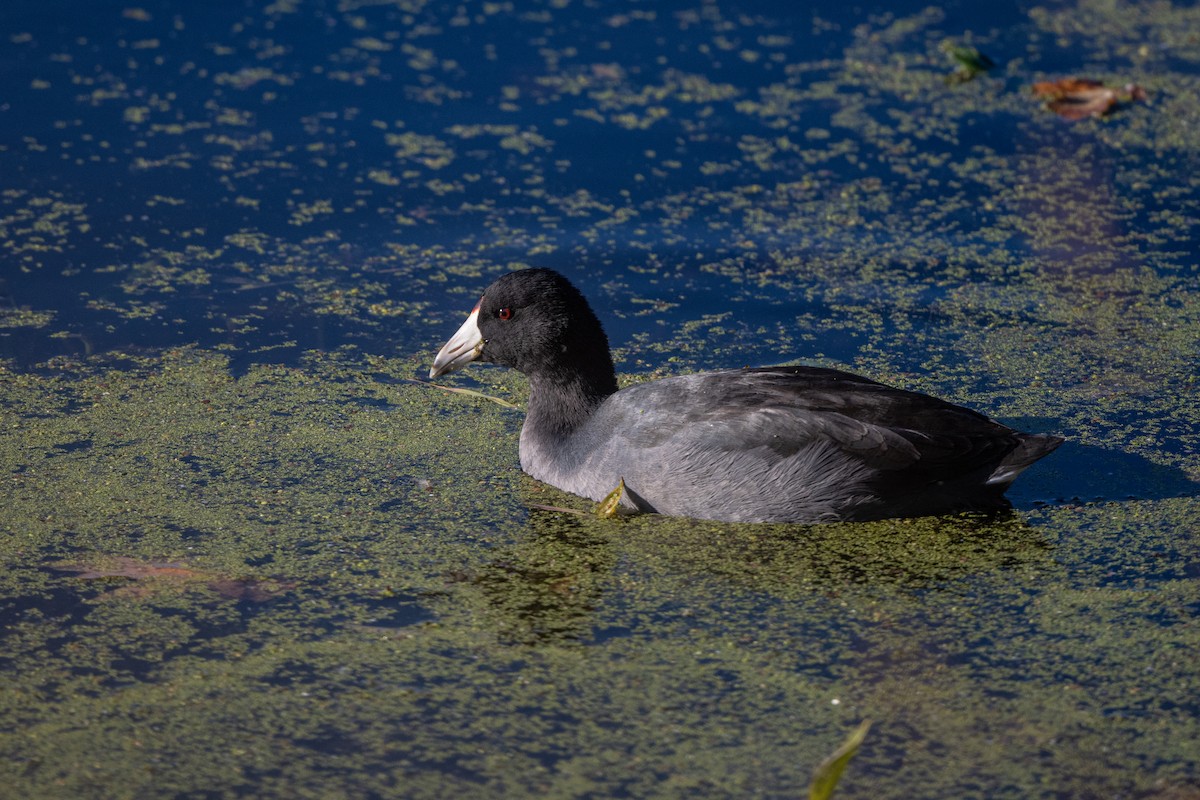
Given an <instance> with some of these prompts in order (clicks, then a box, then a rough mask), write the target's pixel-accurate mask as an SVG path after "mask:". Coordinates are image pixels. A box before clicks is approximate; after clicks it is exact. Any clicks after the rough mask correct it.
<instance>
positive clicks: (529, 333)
mask: <svg viewBox="0 0 1200 800" xmlns="http://www.w3.org/2000/svg"><path fill="white" fill-rule="evenodd" d="M476 360H480V361H491V362H494V363H497V364H503V365H505V366H508V367H512V368H513V369H516V370H519V371H521V372H523V373H525V375H527V376H528V377H529V410H528V413H527V414H526V417H525V424H524V426H523V427H522V428H521V448H520V450H521V467H522V469H524V470H525V471H526V472H528V473H529V474H530V475H532V476H533V477H535V478H537V479H538V480H541V481H545V482H546V483H549V484H551V485H553V486H557V487H558V488H560V489H564V490H566V491H568V492H573V493H574V494H577V495H582V496H584V497H588V498H591V499H592V500H599V499H601V498H603V497H605V496H606V495H607V494H609V493H610V492H611V491H612V490H613V489H614V488H616V487H617V485H618V482H619V481H620V480H621V479H624V483H625V489H626V495H625V499H624V500H623V503H624V504H626V505H627V506H630V507H633V508H636V509H637V510H640V511H647V512H657V513H659V514H670V515H673V516H681V517H699V518H703V519H715V520H727V521H732V522H832V521H836V520H867V519H881V518H885V517H902V516H920V515H925V514H941V513H947V512H955V511H967V510H978V511H990V510H998V509H1002V508H1008V507H1009V504H1008V501H1006V500H1005V499H1004V497H1003V493H1004V490H1005V489H1006V488H1008V485H1009V484H1010V483H1012V482H1013V480H1014V479H1015V478H1016V477H1017V476H1018V475H1019V474H1021V472H1022V470H1024V469H1025V468H1026V467H1028V466H1029V465H1030V464H1032V463H1033V462H1034V461H1037V460H1038V459H1039V458H1041V457H1042V456H1044V455H1046V454H1048V453H1050V452H1051V451H1053V450H1054V448H1056V447H1058V446H1059V445H1060V444H1061V443H1062V441H1063V440H1062V439H1061V438H1059V437H1057V436H1046V435H1040V434H1028V433H1019V432H1017V431H1014V430H1012V429H1011V428H1006V427H1005V426H1003V425H1000V424H999V423H996V422H992V421H991V420H989V419H988V418H987V417H984V416H983V415H981V414H977V413H976V412H974V411H971V410H969V409H966V408H962V407H961V406H956V405H953V404H951V403H947V402H945V401H943V400H938V399H936V398H933V397H929V396H928V395H924V394H918V393H916V392H907V391H904V390H902V389H894V388H891V387H889V386H884V385H883V384H881V383H876V382H875V381H872V380H868V379H867V378H862V377H859V376H857V375H851V374H849V373H846V372H839V371H838V370H833V369H821V368H816V367H798V366H789V367H764V368H759V369H730V370H721V371H718V372H704V373H700V374H696V375H682V376H679V377H675V378H665V379H663V380H657V381H652V382H649V383H643V384H639V385H636V386H630V387H628V388H625V389H622V390H620V391H617V379H616V374H615V371H614V369H613V363H612V356H611V355H610V354H609V350H608V339H607V337H606V336H605V335H604V330H603V328H602V327H601V326H600V321H599V320H598V319H597V318H596V315H595V313H593V311H592V309H591V307H590V306H589V305H588V303H587V300H585V299H584V297H583V295H582V294H580V293H579V290H578V289H576V288H575V287H574V286H572V285H571V284H570V283H569V282H568V281H567V279H566V278H564V277H563V276H562V275H560V274H558V273H557V272H553V271H551V270H546V269H526V270H519V271H517V272H510V273H509V274H507V275H505V276H503V277H502V278H500V279H498V280H497V281H496V282H495V283H493V284H492V285H491V286H489V287H488V289H487V291H486V292H484V295H483V297H482V298H481V299H480V301H479V304H478V305H476V306H475V308H474V310H472V311H471V314H470V316H468V317H467V321H466V322H464V323H463V325H462V327H461V328H459V329H458V332H457V333H455V334H454V336H452V337H451V338H450V341H448V342H446V345H445V347H443V348H442V349H441V351H440V352H439V353H438V354H437V357H436V358H435V359H434V362H433V368H432V369H431V370H430V371H429V376H430V378H436V377H437V376H439V375H444V374H445V373H448V372H453V371H454V370H457V369H461V368H462V367H464V366H466V365H467V364H468V363H470V362H472V361H476Z"/></svg>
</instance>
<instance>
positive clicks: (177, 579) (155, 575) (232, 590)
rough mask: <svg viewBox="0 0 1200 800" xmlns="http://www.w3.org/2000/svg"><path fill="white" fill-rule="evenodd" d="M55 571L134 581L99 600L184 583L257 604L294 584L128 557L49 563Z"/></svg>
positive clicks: (158, 590)
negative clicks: (232, 575) (236, 576)
mask: <svg viewBox="0 0 1200 800" xmlns="http://www.w3.org/2000/svg"><path fill="white" fill-rule="evenodd" d="M50 566H51V568H53V569H55V570H58V571H59V572H74V573H76V575H75V577H77V578H79V579H80V580H107V579H111V578H125V579H128V580H131V581H136V582H137V583H135V584H132V585H127V586H122V587H120V588H117V589H114V590H112V591H110V592H106V593H105V594H103V595H101V596H100V599H108V598H115V597H135V598H140V597H148V596H150V595H154V594H159V593H162V592H168V591H171V590H175V591H181V590H183V589H186V588H187V587H188V586H193V585H200V586H205V587H207V588H208V589H211V590H212V591H214V592H216V593H217V594H219V595H221V596H222V597H227V598H230V599H233V600H250V601H251V602H255V603H261V602H263V601H264V600H269V599H271V598H272V597H276V596H278V595H280V594H282V593H283V592H285V591H287V590H289V589H292V588H294V586H295V584H292V583H286V582H283V581H276V580H260V579H258V578H231V577H229V576H228V575H221V574H218V573H216V572H206V571H204V570H199V569H193V568H192V567H189V566H187V565H186V564H180V563H178V562H174V561H139V560H137V559H136V558H129V557H128V556H115V557H112V558H107V557H98V558H97V559H96V560H95V561H82V562H68V561H60V562H58V563H56V564H51V565H50Z"/></svg>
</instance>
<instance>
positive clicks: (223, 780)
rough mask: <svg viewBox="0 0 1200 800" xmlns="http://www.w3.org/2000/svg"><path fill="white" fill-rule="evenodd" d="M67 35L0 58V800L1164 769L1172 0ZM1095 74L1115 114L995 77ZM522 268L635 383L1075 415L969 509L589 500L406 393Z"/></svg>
mask: <svg viewBox="0 0 1200 800" xmlns="http://www.w3.org/2000/svg"><path fill="white" fill-rule="evenodd" d="M1135 11H1136V13H1135ZM97 13H98V14H101V15H103V16H104V20H103V25H100V26H98V27H97V28H96V29H95V30H90V31H83V30H81V31H78V32H72V33H71V34H70V35H69V36H67V35H65V34H63V33H62V32H61V31H59V29H58V27H57V23H56V21H55V20H54V19H51V18H50V11H49V10H47V9H39V8H38V7H37V6H35V5H34V4H31V3H25V2H23V3H19V4H18V9H17V11H16V12H14V14H13V21H12V23H11V25H10V29H9V30H7V31H6V32H5V33H4V37H5V38H4V39H3V41H2V42H0V52H2V54H3V57H4V63H5V65H6V76H7V78H8V81H7V84H8V85H9V86H10V87H11V92H10V94H11V97H7V98H6V100H5V105H4V107H3V109H0V119H2V120H7V124H8V125H9V127H11V128H12V129H13V130H14V131H17V132H18V133H19V134H20V135H19V136H15V137H10V138H9V139H8V140H7V141H5V142H3V143H0V169H2V170H3V174H4V175H5V176H6V178H5V186H4V187H2V188H0V255H2V256H3V258H4V262H5V264H7V265H9V266H8V269H6V271H5V275H4V277H3V279H2V280H0V480H3V481H4V487H3V489H0V507H2V508H3V514H2V515H0V533H2V535H0V554H2V555H3V558H4V563H5V569H4V570H3V571H2V572H0V637H2V638H0V641H2V642H3V647H0V670H2V673H0V674H2V675H3V677H4V678H5V685H6V691H5V692H3V693H0V719H3V720H5V723H6V724H5V725H3V726H0V753H3V754H4V756H5V758H4V759H2V760H0V777H2V778H3V780H4V781H5V785H6V786H8V787H10V788H11V791H13V792H15V793H19V794H20V796H22V797H30V798H37V797H46V798H49V797H62V796H72V797H81V798H87V797H97V798H99V797H125V796H129V797H136V796H146V795H148V794H156V795H164V796H175V795H179V796H193V795H196V794H198V793H208V794H211V795H212V796H224V797H236V796H255V797H289V798H290V797H309V796H311V797H322V796H330V795H331V794H337V793H341V794H345V795H347V796H355V797H387V796H398V795H404V796H407V797H431V798H432V797H445V796H488V797H529V796H549V797H584V796H627V797H676V796H704V797H738V798H741V797H796V796H801V795H802V794H803V791H804V787H806V786H810V785H811V783H810V782H811V780H812V777H813V774H814V771H815V770H817V768H818V765H819V764H820V763H821V762H822V760H823V759H825V758H826V757H827V756H829V750H830V747H831V745H832V743H835V742H838V741H846V740H847V736H851V731H853V730H854V726H855V725H858V724H859V722H860V721H861V720H863V719H866V718H869V719H871V720H873V727H872V728H871V733H870V737H869V739H868V744H867V745H866V746H864V747H863V748H862V750H861V752H859V753H858V754H857V755H856V756H855V759H854V761H853V762H852V764H851V766H850V768H849V770H848V772H847V774H846V776H845V778H844V779H843V781H842V783H841V784H840V785H839V786H838V789H837V792H836V794H835V796H836V797H839V798H841V797H855V796H862V797H866V796H870V797H883V798H887V797H905V798H910V797H989V798H994V797H1046V796H1101V795H1104V796H1109V795H1112V796H1116V795H1123V796H1137V797H1146V798H1176V797H1182V796H1186V795H1188V794H1189V793H1192V794H1194V793H1195V792H1196V791H1197V790H1200V786H1198V785H1197V783H1196V774H1197V771H1198V770H1200V763H1198V761H1197V754H1196V752H1195V747H1194V743H1195V742H1196V741H1198V740H1200V708H1198V707H1197V702H1196V699H1195V698H1196V697H1197V696H1200V670H1198V668H1197V666H1196V659H1195V657H1194V655H1195V652H1196V649H1197V647H1198V646H1200V627H1198V625H1200V623H1198V621H1197V620H1198V619H1200V581H1197V577H1198V576H1200V540H1198V539H1197V536H1196V533H1195V532H1196V531H1197V530H1200V500H1198V497H1197V495H1198V493H1197V482H1200V458H1198V454H1200V398H1198V396H1197V372H1196V353H1197V352H1200V291H1198V290H1200V286H1198V285H1197V283H1198V281H1200V277H1198V271H1197V264H1196V254H1197V252H1200V247H1198V244H1200V242H1198V241H1197V233H1196V230H1197V229H1196V225H1195V220H1196V217H1197V212H1198V207H1200V197H1198V194H1197V190H1198V188H1200V178H1197V177H1196V176H1197V175H1200V170H1197V169H1196V166H1197V164H1196V161H1197V155H1198V153H1200V138H1198V137H1200V132H1198V131H1200V129H1198V128H1197V126H1196V125H1195V124H1194V121H1195V119H1196V118H1197V115H1198V114H1200V108H1198V105H1197V104H1198V103H1200V100H1198V98H1200V78H1197V71H1196V63H1197V60H1198V59H1200V56H1198V55H1197V53H1200V50H1198V49H1197V48H1196V47H1195V46H1194V45H1195V43H1196V37H1197V35H1198V31H1200V13H1197V11H1196V10H1195V9H1191V8H1184V7H1176V6H1172V5H1170V4H1155V5H1154V6H1153V7H1145V8H1142V7H1139V8H1138V9H1136V10H1134V9H1133V7H1132V6H1129V5H1127V4H1124V3H1116V4H1113V3H1093V2H1088V1H1087V0H1081V2H1079V3H1074V4H1068V5H1066V6H1061V7H1059V6H1056V7H1054V8H1049V7H1037V8H1034V9H1032V10H1031V11H1029V12H1028V14H1025V13H1023V12H1020V11H1019V10H1017V9H1016V8H1008V7H1000V8H998V9H996V10H994V11H992V12H988V13H994V14H995V15H996V17H995V18H991V17H984V18H980V19H979V20H978V24H977V25H975V26H974V27H973V29H972V30H969V31H967V30H959V29H952V25H957V24H959V23H957V22H952V20H951V17H949V16H948V15H947V14H944V13H943V12H942V11H940V10H939V9H937V8H936V7H926V6H924V5H920V6H919V7H914V8H913V9H910V10H904V9H893V10H891V11H888V12H885V13H884V12H881V13H879V14H876V15H864V16H855V15H853V14H851V11H850V10H849V9H841V8H838V7H837V6H835V5H831V6H830V7H829V8H823V9H818V10H817V11H816V12H811V11H803V12H800V11H795V12H792V11H786V10H784V11H780V10H778V9H777V8H775V7H772V8H771V9H767V10H762V9H757V8H756V7H755V6H754V4H752V3H750V4H743V5H733V4H729V3H725V2H716V3H703V4H697V5H696V6H695V7H692V8H686V7H681V8H680V9H678V10H671V11H667V10H665V9H661V8H657V7H651V6H644V5H641V4H637V3H627V4H617V5H616V6H612V7H605V9H604V11H603V13H602V14H600V13H599V12H597V11H596V10H595V9H593V8H591V7H590V6H578V5H572V4H566V3H557V2H554V3H546V4H544V5H534V6H531V7H528V8H525V7H520V4H516V5H514V4H507V3H486V4H483V5H481V6H472V5H470V4H467V5H454V4H449V5H442V4H437V3H426V2H407V1H405V2H396V3H386V4H379V3H367V2H344V3H341V4H340V5H333V4H326V3H315V4H301V3H294V2H288V1H287V0H283V1H282V2H274V3H271V4H269V5H257V6H254V5H251V6H238V7H237V8H236V9H233V8H231V9H222V8H218V9H213V10H210V11H207V12H206V13H205V14H203V15H197V14H195V13H194V12H193V11H191V10H188V9H186V8H182V7H179V8H176V7H173V6H170V5H169V4H167V5H150V6H145V7H127V8H119V7H112V8H105V9H101V10H99V11H97ZM972 13H977V12H972ZM789 14H790V16H787V15H789ZM781 15H782V16H781ZM947 41H951V42H955V43H964V44H962V45H958V44H956V45H955V47H969V48H971V49H972V50H973V52H974V54H975V55H971V54H970V53H966V52H965V51H964V52H963V53H961V54H959V55H955V52H954V51H952V52H951V53H950V56H951V58H952V59H955V63H957V64H960V65H963V67H964V68H968V69H969V65H967V64H964V58H966V59H968V60H971V59H974V61H975V62H977V63H976V66H977V67H983V66H984V61H983V60H982V59H987V61H988V62H992V61H994V62H995V63H994V64H991V65H990V67H987V68H981V69H975V71H974V72H973V73H972V77H971V79H970V80H957V79H955V80H949V81H948V80H947V79H946V74H947V70H948V67H947V53H946V52H944V51H943V49H942V48H943V43H945V42H947ZM966 43H969V44H966ZM983 53H987V56H983V55H982V54H983ZM976 56H977V57H976ZM989 56H990V58H989ZM1083 74H1086V75H1089V76H1092V80H1095V81H1098V82H1101V83H1102V84H1103V86H1104V87H1110V86H1124V85H1125V84H1134V85H1136V86H1138V87H1144V92H1145V93H1146V96H1147V99H1148V102H1140V101H1139V102H1133V103H1129V104H1125V105H1120V106H1119V107H1118V108H1117V109H1116V113H1111V114H1108V115H1107V116H1105V117H1104V118H1103V119H1100V118H1097V117H1095V116H1094V115H1091V114H1090V113H1089V114H1087V115H1080V116H1081V117H1084V118H1081V119H1079V120H1078V121H1076V122H1074V123H1073V124H1070V125H1067V124H1064V123H1063V122H1062V120H1061V119H1059V118H1058V116H1057V115H1056V114H1052V113H1048V112H1047V111H1045V110H1044V109H1042V108H1041V107H1040V105H1039V103H1038V102H1035V101H1034V100H1033V99H1031V96H1030V90H1031V87H1032V86H1034V85H1035V84H1037V83H1038V82H1043V81H1052V80H1057V79H1058V78H1060V77H1061V76H1063V75H1083ZM1097 108H1099V106H1097ZM1106 110H1108V109H1106ZM522 264H529V265H546V266H552V267H555V268H557V269H560V270H563V271H564V272H567V273H568V274H570V275H571V276H572V279H573V280H577V281H578V282H579V283H580V284H581V285H584V286H586V291H587V293H588V294H589V296H592V297H594V298H596V300H597V306H598V307H599V308H598V310H602V313H601V316H602V317H603V318H604V319H605V321H606V323H607V324H608V330H609V335H610V338H611V339H612V340H613V343H614V345H615V346H616V347H615V355H616V357H617V359H618V368H619V369H620V370H621V372H622V373H623V375H622V380H623V381H625V382H629V381H637V380H643V379H646V378H650V377H656V376H658V375H661V374H666V373H676V372H681V371H686V370H690V369H696V368H713V367H725V366H728V367H732V366H742V365H745V364H768V363H779V362H784V361H795V360H806V361H810V362H814V363H820V364H827V365H831V366H841V367H849V368H851V369H854V370H855V371H858V372H863V373H866V374H869V375H871V376H872V377H876V378H879V379H881V380H885V381H887V382H890V383H894V384H897V385H902V386H906V387H908V388H913V389H918V390H922V391H927V392H930V393H934V394H938V395H941V396H945V397H947V398H949V399H952V400H954V401H957V402H963V403H967V404H969V405H971V406H972V407H975V408H978V409H979V410H981V411H985V412H987V413H988V414H989V415H990V416H994V417H996V418H998V419H1000V420H1002V421H1005V422H1008V423H1013V424H1016V425H1018V426H1019V427H1021V428H1022V429H1026V430H1035V431H1042V430H1044V431H1051V432H1055V433H1059V434H1062V435H1065V436H1067V437H1068V439H1069V442H1068V443H1067V444H1066V445H1064V447H1063V448H1062V449H1061V450H1060V451H1059V452H1058V453H1056V454H1055V456H1054V457H1053V459H1052V460H1047V461H1046V462H1043V463H1042V464H1039V465H1038V466H1037V467H1036V468H1035V469H1034V470H1031V471H1030V472H1029V473H1028V474H1027V475H1026V476H1025V477H1023V478H1022V482H1021V483H1019V484H1018V486H1017V487H1016V491H1015V492H1014V494H1013V498H1014V500H1015V502H1016V506H1017V507H1016V511H1015V512H1014V513H1013V514H1012V515H1009V516H1002V517H997V518H978V517H971V516H962V517H947V518H934V519H919V520H890V521H886V522H879V523H870V524H855V525H831V526H821V527H805V526H775V525H751V526H738V525H722V524H715V523H703V522H696V521H692V520H672V519H663V518H658V517H654V516H636V517H623V516H619V515H617V516H614V517H612V518H600V517H598V516H596V515H595V514H593V513H591V512H592V509H591V507H590V506H591V504H589V503H586V502H584V501H581V500H580V499H579V498H574V497H571V496H569V495H564V494H562V493H559V492H557V491H555V490H553V489H550V488H548V487H546V486H543V485H541V484H538V483H536V482H534V481H532V480H530V479H528V478H526V477H525V476H523V475H521V473H520V471H519V468H518V466H517V463H516V462H517V459H516V446H517V445H516V437H517V434H518V431H519V427H520V423H521V413H520V411H519V407H520V406H521V405H522V403H523V395H524V392H525V388H524V385H523V384H522V382H521V379H520V378H519V376H517V375H515V374H513V373H509V372H505V371H499V370H486V369H481V370H476V371H475V372H474V374H473V375H472V376H468V377H458V378H456V379H455V383H456V384H457V385H455V386H453V387H450V388H453V389H455V390H458V391H457V393H453V394H452V393H447V392H442V391H436V390H433V389H431V387H430V386H428V385H417V383H416V382H414V378H417V377H418V376H422V375H424V374H426V373H427V370H428V367H429V363H428V361H429V359H431V358H432V355H433V352H434V350H436V348H437V346H438V345H439V344H440V343H441V342H442V341H444V339H445V337H446V335H447V334H448V333H450V332H451V331H452V330H453V327H454V326H455V325H457V324H458V322H459V321H460V319H461V316H462V313H463V312H465V311H466V310H467V309H469V308H470V307H471V305H472V304H473V303H474V302H475V301H476V300H477V299H478V298H477V292H478V291H479V289H480V287H481V286H484V285H486V284H487V282H488V280H489V279H490V278H491V277H493V276H495V275H497V274H499V273H502V272H506V271H508V270H509V269H512V268H514V267H516V266H520V265H522ZM464 389H465V392H464V391H463V390H464ZM476 395H479V396H476ZM497 399H498V400H500V401H502V402H500V403H497V402H492V401H493V400H497ZM505 403H508V404H511V405H515V406H517V407H518V408H517V409H514V408H510V407H508V406H506V405H505ZM618 500H619V497H618ZM562 509H569V510H574V511H578V512H581V513H576V514H568V513H562ZM850 741H851V742H852V741H853V739H851V740H850ZM851 750H852V747H851V748H848V749H846V750H845V751H843V753H842V754H843V755H848V754H849V753H850V752H851ZM834 763H841V764H843V765H844V762H837V761H836V759H834Z"/></svg>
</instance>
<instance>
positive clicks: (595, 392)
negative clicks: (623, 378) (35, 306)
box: [524, 368, 617, 439]
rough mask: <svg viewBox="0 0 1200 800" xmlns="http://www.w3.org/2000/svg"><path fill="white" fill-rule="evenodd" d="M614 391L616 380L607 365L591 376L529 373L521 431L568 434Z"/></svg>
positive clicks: (550, 435) (557, 435)
mask: <svg viewBox="0 0 1200 800" xmlns="http://www.w3.org/2000/svg"><path fill="white" fill-rule="evenodd" d="M616 391H617V379H616V375H615V374H614V373H613V371H612V370H611V368H610V369H609V370H607V371H597V372H596V373H595V374H592V375H584V374H580V373H574V374H571V375H555V374H535V375H530V376H529V409H528V411H526V413H525V426H524V427H525V430H527V431H528V430H535V431H538V432H539V434H540V436H541V437H543V438H551V439H561V438H564V437H568V436H570V435H571V434H573V433H574V432H575V431H576V430H577V429H578V428H579V426H580V425H582V424H583V423H585V422H587V420H588V418H589V417H591V415H592V413H593V412H594V411H595V410H596V408H597V407H598V406H599V405H600V404H601V403H603V402H604V401H605V399H606V398H608V396H609V395H611V394H613V393H614V392H616Z"/></svg>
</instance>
